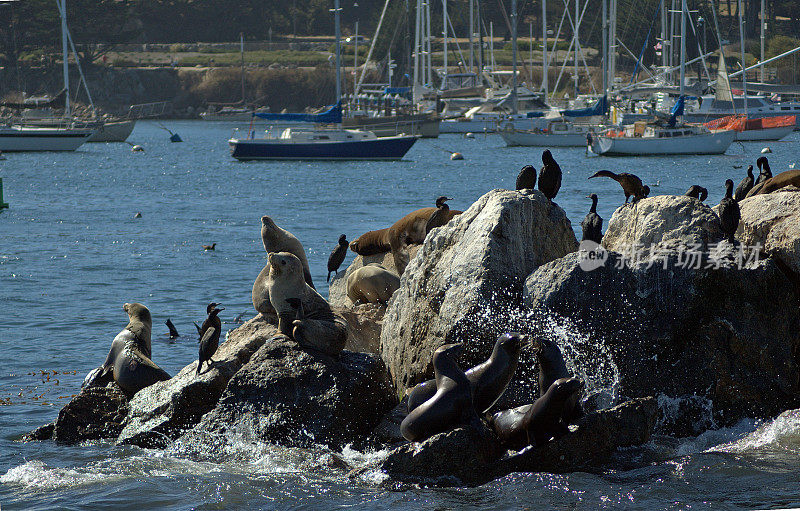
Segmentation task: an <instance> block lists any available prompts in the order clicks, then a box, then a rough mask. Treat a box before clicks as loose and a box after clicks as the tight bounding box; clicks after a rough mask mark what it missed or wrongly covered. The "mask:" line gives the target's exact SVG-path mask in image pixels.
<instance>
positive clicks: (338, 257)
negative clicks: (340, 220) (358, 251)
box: [327, 234, 348, 282]
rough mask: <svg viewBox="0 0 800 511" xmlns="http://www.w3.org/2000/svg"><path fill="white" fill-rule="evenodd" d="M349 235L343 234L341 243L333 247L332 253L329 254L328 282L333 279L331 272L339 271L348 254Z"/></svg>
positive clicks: (340, 238)
mask: <svg viewBox="0 0 800 511" xmlns="http://www.w3.org/2000/svg"><path fill="white" fill-rule="evenodd" d="M347 245H348V242H347V236H345V235H344V234H342V235H341V236H339V244H338V245H336V248H334V249H333V252H331V255H329V256H328V279H327V282H330V281H331V273H334V274H335V273H336V272H337V271H339V267H340V266H341V265H342V263H343V262H344V258H345V256H347Z"/></svg>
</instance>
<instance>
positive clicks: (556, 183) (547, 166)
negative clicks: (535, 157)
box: [539, 149, 561, 201]
mask: <svg viewBox="0 0 800 511" xmlns="http://www.w3.org/2000/svg"><path fill="white" fill-rule="evenodd" d="M542 163H543V164H544V166H543V167H542V170H540V171H539V191H540V192H542V193H543V194H544V196H545V197H547V198H548V199H550V200H551V201H552V200H553V199H555V198H556V195H558V190H560V189H561V167H560V166H559V165H558V163H556V160H555V158H553V155H552V153H550V150H549V149H547V150H545V151H544V152H543V153H542Z"/></svg>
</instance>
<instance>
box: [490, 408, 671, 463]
mask: <svg viewBox="0 0 800 511" xmlns="http://www.w3.org/2000/svg"><path fill="white" fill-rule="evenodd" d="M657 417H658V405H657V404H656V400H655V399H654V398H652V397H647V398H640V399H633V400H630V401H627V402H625V403H622V404H621V405H618V406H615V407H614V408H609V409H607V410H600V411H597V412H593V413H590V414H587V415H586V416H584V417H583V418H582V419H580V420H579V421H578V423H577V429H576V430H575V431H571V432H570V433H568V434H566V435H564V436H563V437H561V438H558V439H556V440H553V441H550V442H548V443H546V444H544V445H543V446H541V447H534V448H529V449H527V450H523V451H521V452H520V453H519V454H516V455H513V456H509V457H506V458H503V459H501V460H500V461H498V462H497V463H496V464H495V466H494V474H493V477H495V478H496V477H502V476H505V475H507V474H510V473H512V472H550V473H555V474H558V473H564V472H576V471H579V470H580V471H597V470H599V469H601V468H602V467H603V466H604V465H606V464H607V462H608V458H609V457H610V456H611V454H612V453H613V452H614V451H616V450H617V448H619V447H629V446H634V445H642V444H644V443H645V442H647V441H648V440H650V435H651V434H652V433H653V428H654V426H655V423H656V419H657ZM484 477H486V476H484Z"/></svg>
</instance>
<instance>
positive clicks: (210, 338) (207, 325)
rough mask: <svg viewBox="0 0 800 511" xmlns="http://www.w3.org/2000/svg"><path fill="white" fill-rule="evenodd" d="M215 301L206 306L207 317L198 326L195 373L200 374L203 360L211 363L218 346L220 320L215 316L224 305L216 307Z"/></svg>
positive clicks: (222, 309)
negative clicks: (198, 337)
mask: <svg viewBox="0 0 800 511" xmlns="http://www.w3.org/2000/svg"><path fill="white" fill-rule="evenodd" d="M217 305H219V304H218V303H216V302H211V303H209V304H208V306H207V307H206V313H207V314H208V317H207V318H206V320H205V321H203V326H201V327H200V331H199V332H198V333H199V334H200V349H199V352H198V356H197V374H200V368H201V367H203V362H206V361H208V364H209V365H213V362H214V361H213V360H211V357H213V356H214V353H216V352H217V348H218V347H219V336H220V333H222V322H221V321H220V320H219V317H218V316H217V315H218V314H219V313H220V312H221V311H224V310H225V308H224V307H217Z"/></svg>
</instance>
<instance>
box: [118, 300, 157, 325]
mask: <svg viewBox="0 0 800 511" xmlns="http://www.w3.org/2000/svg"><path fill="white" fill-rule="evenodd" d="M122 310H124V311H125V312H127V313H128V318H130V320H131V321H133V320H136V321H139V322H141V323H144V324H145V325H147V326H148V327H150V326H152V324H153V319H152V318H151V317H150V310H148V308H147V307H145V306H144V305H142V304H141V303H126V304H124V305H123V306H122Z"/></svg>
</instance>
